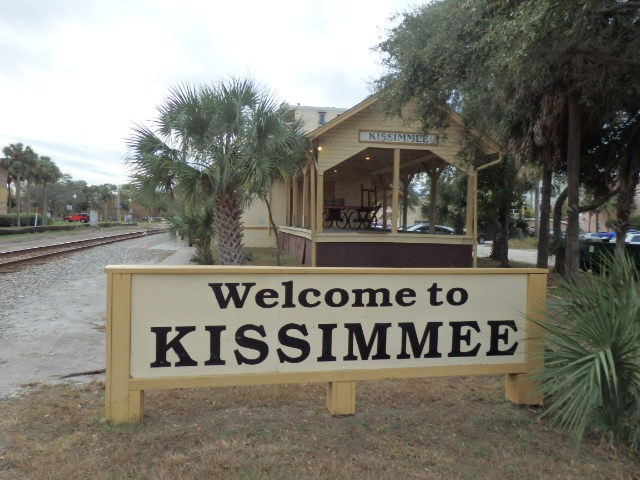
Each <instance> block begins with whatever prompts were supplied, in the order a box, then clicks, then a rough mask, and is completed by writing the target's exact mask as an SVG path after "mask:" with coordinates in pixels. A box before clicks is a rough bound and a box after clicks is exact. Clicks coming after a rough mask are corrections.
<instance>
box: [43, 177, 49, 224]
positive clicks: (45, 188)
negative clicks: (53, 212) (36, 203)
mask: <svg viewBox="0 0 640 480" xmlns="http://www.w3.org/2000/svg"><path fill="white" fill-rule="evenodd" d="M47 213H48V212H47V182H46V181H45V182H42V226H43V227H46V226H47V224H48V223H49V222H47Z"/></svg>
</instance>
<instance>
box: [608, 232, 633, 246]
mask: <svg viewBox="0 0 640 480" xmlns="http://www.w3.org/2000/svg"><path fill="white" fill-rule="evenodd" d="M615 241H616V237H615V235H614V236H613V238H611V240H609V242H611V243H615ZM624 243H625V244H626V245H640V231H638V230H631V231H628V232H627V235H626V236H625V237H624Z"/></svg>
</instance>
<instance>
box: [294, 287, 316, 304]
mask: <svg viewBox="0 0 640 480" xmlns="http://www.w3.org/2000/svg"><path fill="white" fill-rule="evenodd" d="M309 293H313V296H314V297H316V298H317V297H319V296H320V295H322V294H321V293H320V290H318V289H316V288H305V289H304V290H301V291H300V293H299V294H298V303H299V304H300V305H302V306H303V307H306V308H313V307H317V306H318V305H320V301H319V300H318V301H317V302H315V303H311V302H309V301H307V295H308V294H309Z"/></svg>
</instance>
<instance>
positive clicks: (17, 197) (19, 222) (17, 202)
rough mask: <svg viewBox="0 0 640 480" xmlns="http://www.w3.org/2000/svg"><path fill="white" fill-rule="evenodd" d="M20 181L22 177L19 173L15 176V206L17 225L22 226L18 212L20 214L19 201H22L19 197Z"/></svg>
mask: <svg viewBox="0 0 640 480" xmlns="http://www.w3.org/2000/svg"><path fill="white" fill-rule="evenodd" d="M21 181H22V179H21V178H20V175H18V176H17V177H16V206H17V207H18V227H21V226H22V223H21V221H20V214H21V209H20V203H22V202H21V199H20V182H21Z"/></svg>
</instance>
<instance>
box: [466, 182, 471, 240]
mask: <svg viewBox="0 0 640 480" xmlns="http://www.w3.org/2000/svg"><path fill="white" fill-rule="evenodd" d="M465 228H466V229H467V235H473V173H469V174H468V175H467V217H466V221H465Z"/></svg>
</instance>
